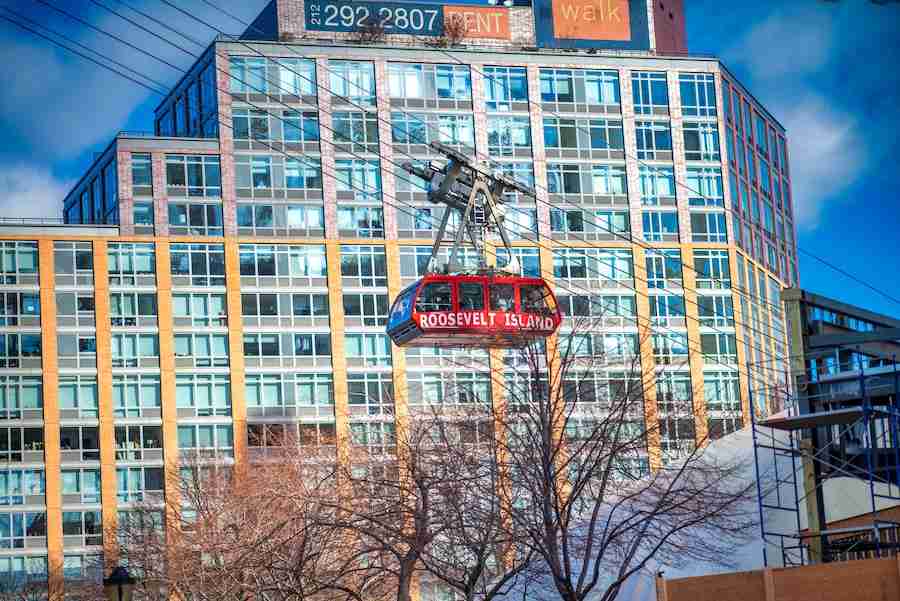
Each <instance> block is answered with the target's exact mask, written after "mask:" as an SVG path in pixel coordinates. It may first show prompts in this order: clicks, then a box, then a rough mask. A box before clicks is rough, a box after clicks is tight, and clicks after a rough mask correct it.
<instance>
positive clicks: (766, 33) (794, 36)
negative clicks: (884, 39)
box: [724, 5, 840, 81]
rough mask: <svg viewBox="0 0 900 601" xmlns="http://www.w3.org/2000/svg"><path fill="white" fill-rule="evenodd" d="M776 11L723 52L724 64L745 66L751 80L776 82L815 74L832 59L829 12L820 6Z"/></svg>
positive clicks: (833, 34)
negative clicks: (731, 63) (786, 78)
mask: <svg viewBox="0 0 900 601" xmlns="http://www.w3.org/2000/svg"><path fill="white" fill-rule="evenodd" d="M793 8H794V10H790V11H785V10H779V11H777V12H775V13H773V14H772V15H771V16H769V17H768V18H766V19H765V20H764V21H762V22H760V23H759V24H757V25H756V26H754V27H753V28H752V29H750V31H748V32H747V33H746V34H745V35H744V36H743V37H742V38H741V39H740V40H739V41H738V43H737V44H736V45H734V46H732V47H731V48H729V49H728V50H726V51H725V53H724V56H725V59H726V60H727V61H728V62H739V63H742V64H743V65H745V66H746V67H747V68H748V69H749V70H750V72H751V75H752V77H753V78H754V79H755V80H762V81H764V80H769V81H771V80H776V79H781V78H785V77H797V76H803V75H808V74H811V73H815V72H817V71H819V70H820V69H822V68H824V67H826V66H827V65H828V63H829V61H830V60H831V59H832V58H833V56H834V54H833V49H834V45H835V41H836V38H837V35H838V34H839V33H840V32H838V31H837V30H836V28H835V25H834V18H833V13H831V12H829V11H827V10H823V9H822V8H821V7H820V6H818V7H817V6H802V5H801V6H795V7H793Z"/></svg>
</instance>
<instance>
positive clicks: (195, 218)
mask: <svg viewBox="0 0 900 601" xmlns="http://www.w3.org/2000/svg"><path fill="white" fill-rule="evenodd" d="M169 229H170V233H171V234H190V235H193V236H221V235H222V233H223V232H224V229H223V224H222V204H221V203H173V202H170V203H169Z"/></svg>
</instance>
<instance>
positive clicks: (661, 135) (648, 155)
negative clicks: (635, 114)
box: [635, 121, 672, 159]
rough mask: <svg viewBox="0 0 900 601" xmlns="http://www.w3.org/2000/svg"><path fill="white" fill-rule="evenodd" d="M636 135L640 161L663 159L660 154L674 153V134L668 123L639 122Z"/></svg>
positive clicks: (636, 124)
mask: <svg viewBox="0 0 900 601" xmlns="http://www.w3.org/2000/svg"><path fill="white" fill-rule="evenodd" d="M635 134H636V136H637V149H638V158H639V159H656V158H663V155H662V154H660V153H671V152H672V134H671V131H670V130H669V124H668V123H664V122H659V121H637V122H635Z"/></svg>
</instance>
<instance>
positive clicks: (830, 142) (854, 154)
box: [779, 94, 872, 229]
mask: <svg viewBox="0 0 900 601" xmlns="http://www.w3.org/2000/svg"><path fill="white" fill-rule="evenodd" d="M779 116H780V117H781V119H782V121H783V123H784V124H785V127H787V130H788V151H789V155H790V156H789V162H790V169H791V180H792V182H793V195H794V207H795V212H796V218H797V223H798V224H799V225H800V226H802V227H804V228H808V229H812V228H815V227H816V226H817V225H818V224H819V218H820V216H821V215H822V213H823V211H824V209H825V207H826V204H827V203H828V201H829V200H832V199H834V198H837V197H839V195H840V194H841V193H842V192H844V191H845V190H846V189H847V188H849V187H850V186H851V185H852V184H853V183H854V182H855V181H856V180H857V179H858V178H859V177H860V176H861V174H862V172H863V170H864V169H865V168H866V167H867V166H868V165H869V164H870V159H871V158H872V157H871V153H870V151H869V147H868V145H867V140H866V139H865V137H864V136H863V135H862V128H861V125H860V123H859V122H858V121H857V119H856V118H854V117H853V116H852V115H850V114H849V113H845V112H842V111H840V110H839V109H837V108H836V107H834V106H833V105H830V104H829V103H828V102H827V101H826V100H825V99H824V98H822V97H820V96H817V95H814V94H807V95H805V96H803V97H797V98H794V99H793V102H792V103H791V104H790V105H788V106H785V107H782V108H781V110H780V113H779Z"/></svg>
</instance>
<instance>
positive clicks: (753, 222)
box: [0, 0, 797, 598]
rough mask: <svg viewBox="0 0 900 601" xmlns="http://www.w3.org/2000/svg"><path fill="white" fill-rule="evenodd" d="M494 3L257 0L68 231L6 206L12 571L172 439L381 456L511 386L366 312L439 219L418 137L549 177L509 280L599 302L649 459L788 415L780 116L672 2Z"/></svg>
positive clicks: (84, 522) (526, 219) (89, 519)
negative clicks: (429, 415)
mask: <svg viewBox="0 0 900 601" xmlns="http://www.w3.org/2000/svg"><path fill="white" fill-rule="evenodd" d="M511 4H512V5H511V6H506V5H504V4H503V3H499V4H497V3H494V5H490V3H489V2H466V1H464V0H460V1H459V2H457V3H456V4H455V5H453V6H445V5H442V4H429V3H428V2H421V3H411V2H397V1H395V2H391V3H382V4H379V3H377V2H367V1H357V2H353V3H350V2H349V1H347V0H317V1H312V0H307V1H306V2H303V1H302V0H274V1H273V2H272V3H271V4H270V5H269V6H268V8H266V10H265V11H263V13H261V14H260V16H259V17H258V18H257V19H256V21H255V22H254V23H253V24H252V25H250V26H249V27H248V29H247V32H246V34H245V35H244V36H243V37H242V38H240V39H226V38H223V37H219V38H218V39H217V40H216V41H214V42H213V43H212V44H211V45H210V46H209V48H208V50H206V51H205V52H203V53H202V55H201V56H199V57H198V60H197V61H196V63H195V64H194V65H193V66H192V67H191V68H190V70H189V72H188V73H187V74H186V75H185V76H184V77H183V78H182V79H181V81H179V82H178V83H177V85H175V87H174V88H173V89H172V90H171V92H170V94H169V95H168V97H166V98H165V100H164V101H163V102H162V103H161V104H160V105H159V107H158V108H157V109H156V115H155V122H154V129H155V131H154V132H153V133H146V134H136V133H126V132H123V133H120V134H119V135H118V136H116V137H115V139H114V140H113V141H112V142H111V143H110V144H109V146H108V147H107V148H106V150H105V151H104V152H102V153H101V154H100V155H99V156H98V158H97V159H96V160H95V161H94V163H93V164H92V165H91V167H90V168H89V169H88V170H87V172H86V173H85V175H84V176H83V177H82V178H81V180H80V181H79V182H78V183H77V185H76V186H75V187H74V188H73V189H72V191H71V193H70V194H69V195H68V196H67V197H66V199H65V203H64V211H65V215H64V217H65V223H66V225H55V226H49V225H46V226H24V225H11V224H6V225H2V226H0V245H2V253H3V258H2V262H0V270H2V273H0V277H2V288H3V289H2V294H3V295H4V296H5V301H4V302H3V303H2V304H0V307H2V311H3V314H2V318H0V329H2V331H0V345H2V346H0V386H2V388H0V398H2V399H3V404H2V405H0V412H2V413H0V418H2V419H3V424H2V428H0V453H2V461H3V463H2V466H0V483H2V486H3V487H4V488H3V489H2V490H0V499H3V503H4V507H3V509H2V510H0V578H4V579H5V580H3V583H4V585H6V586H15V585H17V584H19V583H21V582H22V581H24V580H26V579H32V580H36V581H45V580H47V578H48V574H49V579H50V582H51V583H52V585H53V590H55V591H59V590H60V589H59V587H60V586H62V585H63V584H64V583H66V582H74V581H78V580H79V579H81V578H85V577H95V575H91V574H90V573H89V570H88V568H87V566H90V565H94V563H93V562H92V561H91V559H92V558H94V557H96V556H98V555H101V554H102V553H103V543H104V542H106V543H107V544H108V545H109V544H112V542H113V541H104V540H103V536H104V527H111V526H113V525H114V524H115V523H116V520H117V519H119V516H121V515H124V512H127V511H128V509H129V506H130V504H132V503H135V502H138V501H147V500H151V501H153V500H159V501H161V500H162V498H163V495H164V494H165V482H166V475H167V474H169V475H171V474H173V473H175V470H177V466H178V461H179V456H184V454H185V453H194V452H198V453H200V454H202V455H203V456H205V457H210V458H220V459H225V460H228V461H248V460H253V459H254V457H255V456H257V455H261V454H264V453H265V450H266V447H267V446H274V445H279V444H282V441H284V440H285V439H287V438H289V435H294V436H296V437H299V438H300V439H301V440H302V441H307V442H309V441H312V442H316V441H320V442H322V443H325V444H334V441H335V440H338V441H344V442H342V444H351V445H368V446H370V447H377V446H378V445H382V444H385V441H386V440H388V439H389V437H390V436H391V433H392V432H393V430H394V420H395V417H394V416H395V415H398V414H400V413H405V412H401V411H397V409H398V407H395V406H394V404H395V402H396V403H397V404H400V403H403V404H407V405H417V404H419V405H427V404H429V403H440V402H441V400H442V395H443V394H444V391H446V390H448V389H449V387H451V386H455V387H456V388H457V389H459V388H462V389H465V390H467V391H470V393H471V395H473V396H475V397H478V398H481V399H484V400H488V399H491V398H492V395H497V394H499V391H496V390H493V391H492V390H491V385H492V378H491V370H492V369H493V370H495V371H496V372H498V374H497V375H498V377H500V374H502V377H510V378H512V377H515V373H514V372H515V365H514V364H511V363H504V361H503V360H502V359H503V358H502V356H501V355H496V354H494V356H489V354H488V353H487V352H483V353H478V352H475V353H466V354H465V357H464V359H465V361H467V362H468V363H467V364H466V366H465V368H463V367H461V366H460V363H459V360H461V359H462V358H463V357H462V356H461V355H459V354H454V353H452V352H448V351H440V352H438V351H428V350H425V349H416V350H409V351H404V350H403V349H400V348H397V347H392V346H391V344H390V343H389V340H388V338H387V337H386V335H385V333H384V325H385V322H386V319H387V313H388V308H389V303H390V301H391V300H392V298H393V297H394V296H395V295H396V294H397V293H398V292H399V291H400V290H401V289H402V288H403V287H404V286H406V285H408V284H409V283H411V282H413V281H414V280H415V279H416V278H417V277H418V276H420V275H422V273H423V269H424V268H425V264H426V260H427V258H428V255H429V252H430V246H431V243H432V241H433V237H434V234H435V230H436V223H437V222H438V221H439V218H440V215H441V213H440V212H441V209H440V208H439V207H437V206H434V205H430V204H429V203H428V202H427V200H426V194H425V190H424V187H423V185H422V182H421V181H420V180H417V179H416V178H415V176H412V175H410V174H409V173H408V172H406V171H404V170H402V169H401V165H402V164H403V163H405V162H424V161H428V160H431V159H435V158H438V157H437V155H435V154H434V153H432V151H430V149H429V147H428V145H427V144H428V142H430V141H432V140H439V141H441V142H443V143H445V144H448V145H451V146H453V147H455V148H457V149H459V150H461V151H462V152H465V153H466V154H468V155H469V156H472V157H477V158H478V159H481V160H483V161H485V164H486V165H489V166H490V168H492V169H501V170H502V171H504V172H505V173H507V174H509V175H511V176H513V177H515V178H517V179H519V180H520V181H522V182H525V183H527V184H528V185H530V186H532V187H534V189H535V190H536V192H537V195H536V198H532V197H527V196H523V195H518V196H515V197H513V198H510V206H511V210H510V211H508V215H509V221H510V222H511V223H512V224H513V230H514V232H515V235H516V239H515V241H514V246H515V247H516V252H517V254H518V256H519V259H520V264H521V266H522V269H523V271H524V272H525V273H527V274H540V275H542V276H543V277H544V278H546V279H547V280H548V281H550V282H551V283H552V284H553V285H554V286H555V288H556V292H557V295H558V296H559V299H560V302H561V304H562V307H563V309H564V311H565V312H566V313H567V314H568V315H587V314H591V313H592V312H596V311H600V310H602V311H603V312H604V313H603V315H604V316H605V318H606V319H605V327H604V329H603V331H598V332H593V333H592V336H593V338H592V340H593V341H594V342H593V343H594V344H595V345H597V348H598V349H599V348H603V347H606V348H619V349H621V348H625V349H630V350H627V351H626V353H631V354H638V355H639V357H640V363H641V368H640V369H641V371H642V376H643V377H642V378H641V379H642V380H643V381H644V397H645V407H646V410H645V419H646V420H651V421H656V420H658V421H659V436H658V437H651V439H650V440H649V444H648V448H647V453H646V464H647V466H648V467H654V466H656V465H659V464H660V463H661V462H662V461H664V460H665V459H666V458H667V457H670V456H673V455H676V454H677V453H679V452H682V451H683V450H684V449H686V448H689V447H690V446H691V445H693V444H694V443H695V441H696V440H697V439H700V438H702V437H703V436H705V435H706V434H707V433H709V434H711V435H713V436H719V435H721V434H723V433H726V432H729V431H731V430H733V429H735V428H738V427H740V426H741V425H742V424H746V423H747V422H748V420H749V416H750V411H751V397H752V401H753V403H754V405H755V407H756V410H757V411H761V412H765V411H766V410H767V409H768V408H770V407H771V406H773V405H775V404H777V392H778V390H779V387H783V386H784V385H785V377H784V376H783V367H784V366H783V363H782V361H781V359H782V358H783V357H784V356H785V354H786V353H785V349H784V335H783V330H784V326H783V321H782V320H783V317H782V314H781V309H780V307H781V303H780V298H779V291H780V289H781V288H782V286H785V285H796V283H797V268H796V260H797V259H796V247H795V229H794V228H795V226H794V219H793V211H792V203H791V197H790V189H791V186H790V177H789V169H788V159H787V153H786V142H785V132H784V129H783V128H782V126H781V125H780V124H779V123H778V122H777V121H776V120H775V118H773V117H772V116H771V115H770V114H769V113H768V112H767V111H766V110H765V108H763V106H762V105H761V104H760V103H759V102H758V101H757V100H756V99H755V98H754V97H753V96H752V95H751V94H750V92H749V91H747V89H746V88H745V87H744V86H742V85H741V84H740V82H738V81H737V80H736V79H735V77H734V76H733V75H732V74H731V73H730V72H729V71H728V70H727V69H726V68H725V67H724V66H723V65H722V64H721V63H720V61H719V60H718V59H716V58H713V57H703V56H691V55H687V54H684V53H682V52H680V51H681V50H683V14H682V12H681V11H680V10H679V6H678V5H680V4H681V3H680V2H677V3H676V2H671V3H670V2H669V1H668V0H667V1H666V2H665V3H656V2H650V1H647V2H644V1H637V0H631V1H630V2H629V1H628V0H610V1H609V2H605V1H604V2H587V1H582V0H554V1H552V2H540V3H539V2H535V3H534V6H532V3H531V2H528V1H523V0H515V1H514V2H512V3H511ZM669 4H671V8H669V7H666V6H665V5H669ZM670 10H671V11H674V13H673V15H672V19H673V21H674V20H677V19H681V26H680V28H681V29H680V31H681V32H682V33H681V34H678V33H677V31H678V29H679V26H678V25H677V23H676V24H674V25H673V24H665V25H664V24H662V23H661V21H660V19H662V18H669V17H668V14H669V11H670ZM375 15H377V16H378V17H377V18H380V19H382V20H383V26H382V25H377V24H373V22H374V21H373V19H374V18H375V17H374V16H375ZM660 32H668V33H666V35H667V36H668V37H667V38H666V40H667V41H662V40H661V39H660ZM679 35H680V38H679ZM679 39H680V40H681V41H680V42H679V41H678V40H679ZM679 44H681V45H680V46H679ZM676 51H678V52H676ZM667 52H672V54H667ZM497 260H498V261H500V262H501V263H502V261H504V260H505V257H503V256H498V257H497ZM563 327H564V328H565V327H566V326H565V325H564V326H563ZM748 374H749V376H750V377H749V378H748ZM621 377H623V376H622V375H621V374H620V373H618V372H617V371H616V369H615V365H611V367H610V369H609V370H608V371H605V372H600V373H597V374H595V380H594V383H595V385H596V387H597V388H598V389H600V388H603V387H608V386H610V385H611V383H614V382H615V381H616V379H617V378H621ZM751 383H752V384H754V385H753V386H752V389H753V390H752V394H751ZM424 596H425V595H424V593H423V598H424Z"/></svg>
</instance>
